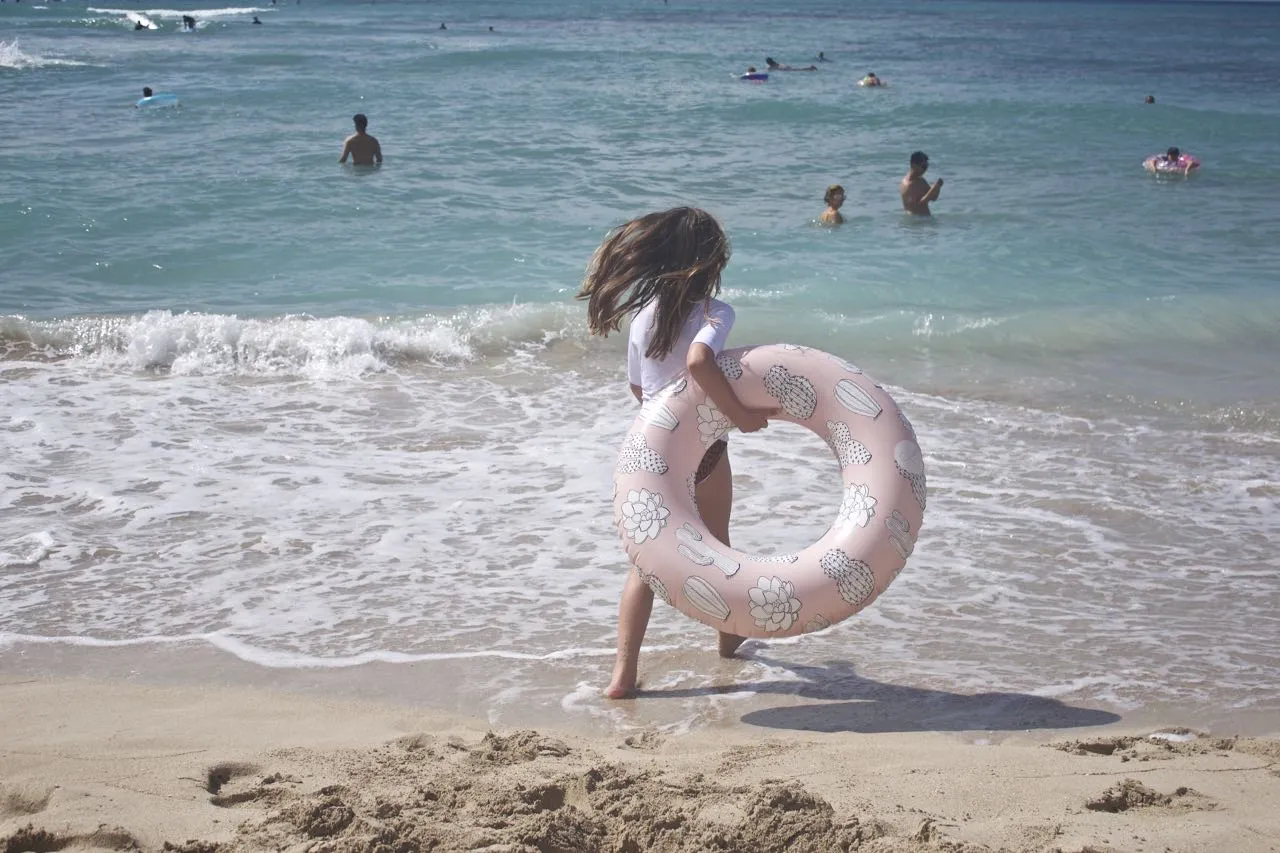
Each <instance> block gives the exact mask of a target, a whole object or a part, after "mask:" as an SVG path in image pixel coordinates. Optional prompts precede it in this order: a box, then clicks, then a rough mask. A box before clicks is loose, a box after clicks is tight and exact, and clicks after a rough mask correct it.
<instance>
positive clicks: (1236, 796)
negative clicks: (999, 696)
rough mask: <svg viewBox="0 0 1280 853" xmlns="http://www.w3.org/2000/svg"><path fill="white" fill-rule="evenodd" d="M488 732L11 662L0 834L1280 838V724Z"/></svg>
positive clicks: (796, 847)
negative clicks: (985, 730)
mask: <svg viewBox="0 0 1280 853" xmlns="http://www.w3.org/2000/svg"><path fill="white" fill-rule="evenodd" d="M1149 734H1150V732H1125V731H1123V730H1111V729H1108V730H1105V731H1103V732H1098V731H1097V730H1090V733H1089V734H1088V735H1086V736H1083V737H1082V736H1081V730H1079V729H1075V730H1073V732H1072V734H1071V737H1070V738H1065V737H1064V738H1055V737H1054V736H1053V734H1052V733H1043V732H1038V733H1036V736H1035V737H1034V738H1032V737H1031V736H1030V735H1027V736H1021V737H1020V736H1008V737H1005V738H1004V739H1003V740H1000V741H999V742H993V741H991V740H989V739H988V738H989V736H983V735H982V734H980V733H973V734H965V733H930V732H924V733H918V732H912V733H905V734H856V733H847V732H844V733H834V734H823V733H814V732H781V733H774V732H769V731H762V730H761V729H757V728H752V727H749V726H744V725H741V724H738V725H731V726H725V727H724V728H719V729H716V730H714V731H703V732H700V733H695V734H691V735H684V736H678V737H676V736H665V735H662V734H659V733H657V732H640V733H636V734H631V735H627V736H625V737H624V736H621V735H619V736H616V737H611V738H600V737H585V736H581V735H576V734H574V733H572V732H567V731H564V732H557V731H543V732H535V731H527V730H526V731H488V730H487V729H486V728H485V727H484V726H483V725H482V724H478V723H476V722H475V721H468V720H465V719H458V718H449V717H446V716H443V715H441V714H439V713H436V712H425V711H422V710H419V709H413V708H403V707H393V706H385V705H383V706H372V705H360V704H354V703H339V702H332V701H325V700H320V699H316V698H313V697H300V696H291V695H285V694H278V693H272V692H269V691H264V690H258V689H248V688H237V689H232V688H226V687H218V688H192V687H180V688H161V687H144V686H138V685H134V684H120V683H95V682H85V681H53V680H28V681H18V680H8V681H0V851H3V853H19V851H27V850H30V851H42V853H43V851H53V850H64V849H66V850H71V849H74V850H135V849H136V850H147V851H150V850H157V851H158V850H176V851H182V853H232V851H259V850H290V851H316V853H328V851H332V852H333V853H347V852H348V851H350V852H351V853H355V851H369V853H375V851H376V852H377V853H382V851H385V853H416V851H463V850H466V851H489V853H497V851H507V853H517V851H518V853H532V851H542V853H552V852H553V851H554V852H555V853H569V851H610V853H615V852H616V853H624V851H635V853H639V851H660V853H666V852H667V851H671V853H674V852H675V851H779V853H781V851H784V850H785V851H837V850H858V851H867V853H898V851H950V853H976V851H988V850H1011V851H1063V853H1066V852H1067V851H1071V852H1072V853H1083V851H1159V852H1160V853H1163V851H1175V852H1176V851H1188V853H1190V851H1197V853H1203V851H1232V853H1251V851H1280V809H1278V808H1277V806H1280V741H1274V740H1266V739H1255V738H1232V737H1223V736H1214V735H1208V734H1202V733H1183V734H1181V735H1178V736H1175V739H1172V740H1169V739H1153V738H1150V737H1147V735H1149Z"/></svg>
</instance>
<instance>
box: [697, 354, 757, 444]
mask: <svg viewBox="0 0 1280 853" xmlns="http://www.w3.org/2000/svg"><path fill="white" fill-rule="evenodd" d="M685 366H686V367H687V368H689V375H690V376H692V377H693V381H694V382H697V383H698V385H699V386H701V388H702V390H703V391H706V392H707V396H709V397H710V398H711V402H713V403H715V404H716V408H717V409H719V410H720V411H721V412H722V413H723V414H724V416H725V417H727V418H728V419H729V420H731V421H733V425H734V426H736V427H737V428H738V429H740V430H742V431H743V432H755V431H756V430H758V429H764V428H765V427H766V426H768V424H769V418H770V417H771V416H773V415H776V414H777V413H778V410H777V409H748V408H747V407H746V406H743V405H742V403H741V401H739V400H738V395H737V394H734V393H733V389H732V388H730V387H729V380H728V379H725V378H724V373H723V372H722V371H721V370H720V365H718V364H716V354H715V352H713V351H712V349H711V347H709V346H707V345H706V344H704V343H695V344H693V345H692V346H691V347H689V355H688V357H687V358H686V359H685Z"/></svg>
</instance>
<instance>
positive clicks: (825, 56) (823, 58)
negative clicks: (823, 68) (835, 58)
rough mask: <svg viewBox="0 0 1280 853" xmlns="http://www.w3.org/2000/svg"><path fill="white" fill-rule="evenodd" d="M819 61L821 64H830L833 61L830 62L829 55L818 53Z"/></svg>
mask: <svg viewBox="0 0 1280 853" xmlns="http://www.w3.org/2000/svg"><path fill="white" fill-rule="evenodd" d="M818 61H819V62H830V61H831V60H830V59H827V55H826V54H825V53H823V52H822V51H818Z"/></svg>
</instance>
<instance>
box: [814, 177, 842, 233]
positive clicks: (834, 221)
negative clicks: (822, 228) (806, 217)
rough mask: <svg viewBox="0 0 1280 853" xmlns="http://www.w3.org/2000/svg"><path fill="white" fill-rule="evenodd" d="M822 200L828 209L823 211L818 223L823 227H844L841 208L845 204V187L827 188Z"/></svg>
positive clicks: (833, 186) (837, 185)
mask: <svg viewBox="0 0 1280 853" xmlns="http://www.w3.org/2000/svg"><path fill="white" fill-rule="evenodd" d="M822 200H823V201H825V202H826V203H827V209H826V210H824V211H822V215H821V216H819V217H818V221H819V222H821V223H822V224H823V225H843V224H844V217H843V216H841V215H840V206H841V205H842V204H844V187H842V186H840V185H839V184H832V185H831V186H829V187H827V192H826V194H825V195H824V196H823V197H822Z"/></svg>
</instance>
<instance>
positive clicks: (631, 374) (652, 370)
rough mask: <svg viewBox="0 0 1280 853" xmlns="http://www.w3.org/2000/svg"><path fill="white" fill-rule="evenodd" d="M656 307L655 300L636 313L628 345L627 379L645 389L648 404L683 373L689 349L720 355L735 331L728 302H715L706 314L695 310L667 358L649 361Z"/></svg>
mask: <svg viewBox="0 0 1280 853" xmlns="http://www.w3.org/2000/svg"><path fill="white" fill-rule="evenodd" d="M657 307H658V302H657V300H653V301H651V302H650V303H649V304H648V305H646V306H644V307H643V308H641V309H640V310H639V311H638V312H636V316H635V317H633V318H632V320H631V331H630V334H629V340H628V342H627V378H628V379H629V380H630V382H631V384H632V385H639V386H640V387H641V388H642V389H644V399H646V400H648V399H649V398H650V397H651V396H653V394H654V393H655V392H656V391H658V390H659V389H661V388H662V387H663V386H664V385H666V384H667V383H668V382H670V381H671V378H672V377H673V376H675V375H676V374H677V373H679V372H680V371H682V370H684V368H685V363H686V361H687V359H688V357H689V347H691V346H693V345H694V344H706V345H707V346H708V347H710V348H711V351H712V352H713V353H715V354H716V355H719V354H720V350H722V349H724V345H725V342H726V341H728V340H729V330H730V329H732V328H733V316H734V314H733V308H732V307H730V306H729V304H728V303H727V302H721V301H720V300H719V299H712V300H711V305H710V307H709V308H708V309H707V310H706V311H705V312H704V311H703V309H702V306H701V305H695V306H694V307H693V311H691V312H690V313H689V319H688V320H686V321H685V324H684V328H683V329H682V330H681V331H680V335H679V336H678V337H677V338H676V342H675V344H674V345H673V346H672V347H671V352H669V353H667V357H666V358H661V359H658V358H646V357H645V350H647V349H649V341H650V340H652V339H653V315H654V312H655V311H656V310H657Z"/></svg>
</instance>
